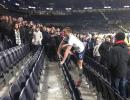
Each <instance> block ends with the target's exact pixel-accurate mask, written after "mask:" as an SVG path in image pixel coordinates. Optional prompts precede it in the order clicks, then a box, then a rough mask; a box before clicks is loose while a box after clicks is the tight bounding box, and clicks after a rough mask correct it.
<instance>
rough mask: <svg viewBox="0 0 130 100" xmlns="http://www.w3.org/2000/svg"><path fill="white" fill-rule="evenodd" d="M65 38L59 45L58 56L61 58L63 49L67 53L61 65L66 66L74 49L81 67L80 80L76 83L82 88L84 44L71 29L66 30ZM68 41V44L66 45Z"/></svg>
mask: <svg viewBox="0 0 130 100" xmlns="http://www.w3.org/2000/svg"><path fill="white" fill-rule="evenodd" d="M63 31H64V36H65V38H64V39H63V40H62V42H61V43H60V45H59V48H58V52H57V53H58V55H59V56H60V51H61V49H63V48H64V49H65V52H64V54H63V58H62V60H61V62H60V64H61V65H62V64H64V63H65V61H66V59H67V57H68V56H69V54H71V49H72V48H73V49H74V51H75V52H74V54H75V55H76V58H77V65H78V67H79V79H78V81H77V82H76V86H80V84H81V81H82V75H83V65H82V64H83V58H84V50H85V47H84V44H83V42H81V41H80V40H79V39H78V38H77V37H76V36H74V35H73V34H72V30H71V28H70V27H66V28H64V30H63ZM65 41H66V43H65Z"/></svg>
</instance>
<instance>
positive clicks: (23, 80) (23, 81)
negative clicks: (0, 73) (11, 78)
mask: <svg viewBox="0 0 130 100" xmlns="http://www.w3.org/2000/svg"><path fill="white" fill-rule="evenodd" d="M17 82H18V84H19V87H20V89H21V90H22V89H23V88H24V87H25V84H26V78H25V77H24V75H23V74H21V75H20V76H19V77H18V79H17Z"/></svg>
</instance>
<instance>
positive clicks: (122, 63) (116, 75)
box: [109, 32, 130, 97]
mask: <svg viewBox="0 0 130 100" xmlns="http://www.w3.org/2000/svg"><path fill="white" fill-rule="evenodd" d="M124 39H125V34H124V33H122V32H119V33H117V34H116V35H115V45H114V46H113V48H111V50H110V55H109V69H110V72H111V86H112V87H113V88H115V89H117V90H118V91H119V92H120V94H121V96H123V97H126V82H127V80H126V76H127V68H128V60H129V56H130V51H129V49H128V48H127V45H126V44H125V42H124Z"/></svg>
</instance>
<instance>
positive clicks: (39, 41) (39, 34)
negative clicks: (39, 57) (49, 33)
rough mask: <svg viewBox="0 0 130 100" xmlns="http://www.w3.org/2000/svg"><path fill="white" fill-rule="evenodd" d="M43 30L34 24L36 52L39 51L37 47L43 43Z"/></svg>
mask: <svg viewBox="0 0 130 100" xmlns="http://www.w3.org/2000/svg"><path fill="white" fill-rule="evenodd" d="M42 39H43V36H42V32H41V31H40V27H38V26H37V27H36V26H34V32H33V39H32V44H33V46H34V52H36V51H37V49H38V48H39V47H40V46H41V45H42Z"/></svg>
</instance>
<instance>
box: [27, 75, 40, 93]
mask: <svg viewBox="0 0 130 100" xmlns="http://www.w3.org/2000/svg"><path fill="white" fill-rule="evenodd" d="M29 84H30V85H31V88H32V90H33V92H34V93H37V91H38V88H37V84H36V83H35V81H34V77H33V75H32V73H31V74H30V77H29Z"/></svg>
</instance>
